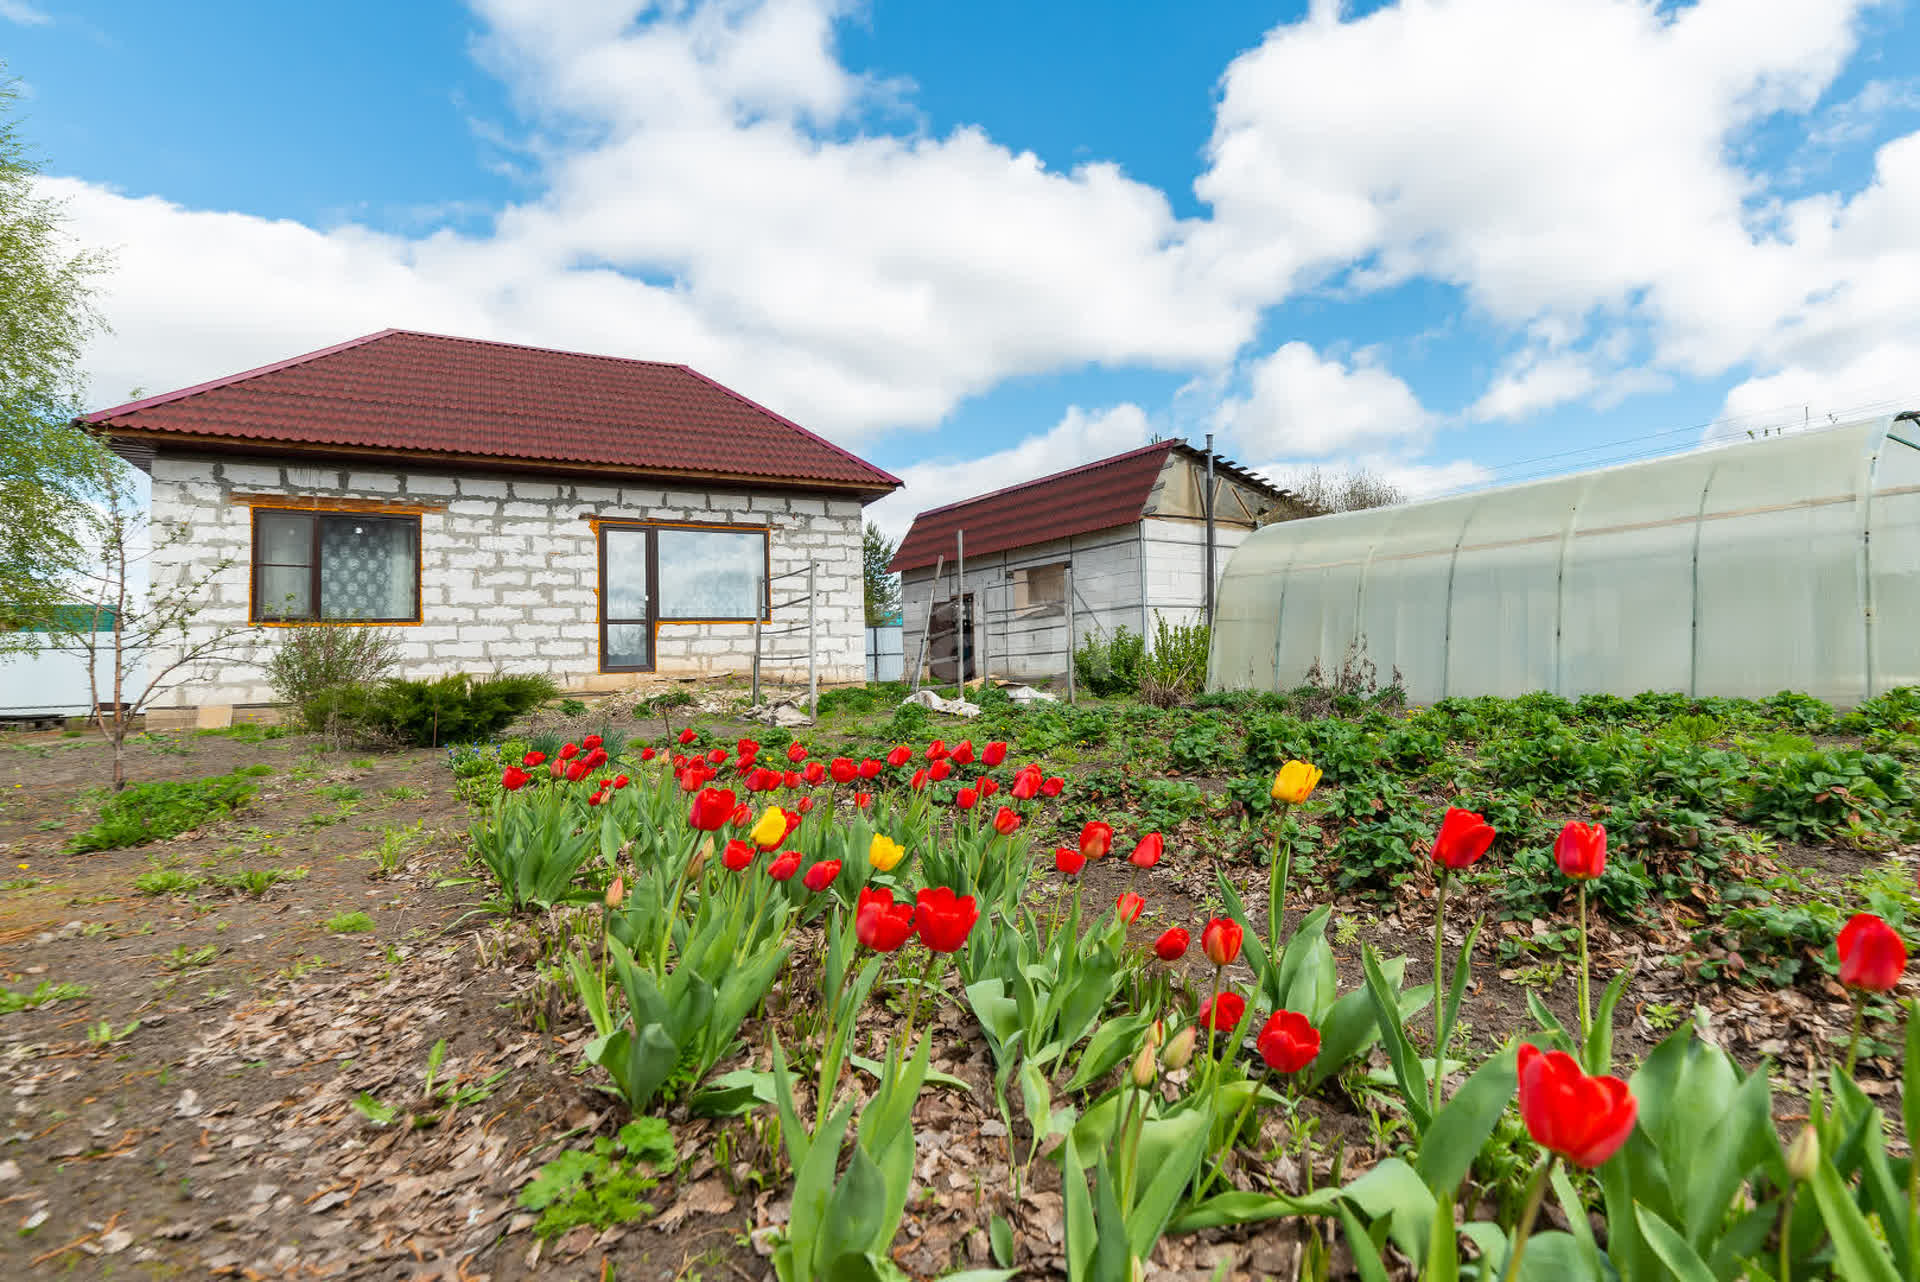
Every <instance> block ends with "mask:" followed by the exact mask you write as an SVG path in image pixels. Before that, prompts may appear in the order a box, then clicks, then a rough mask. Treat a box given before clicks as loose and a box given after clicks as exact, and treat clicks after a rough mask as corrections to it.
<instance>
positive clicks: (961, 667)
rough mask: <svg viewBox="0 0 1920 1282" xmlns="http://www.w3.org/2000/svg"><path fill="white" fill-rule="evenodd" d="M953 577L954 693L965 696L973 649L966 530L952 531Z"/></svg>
mask: <svg viewBox="0 0 1920 1282" xmlns="http://www.w3.org/2000/svg"><path fill="white" fill-rule="evenodd" d="M953 567H954V568H953V578H954V583H955V585H956V588H957V590H956V592H955V593H954V595H955V597H956V598H957V599H958V604H957V605H956V606H955V607H954V627H955V628H957V629H958V630H959V633H960V635H959V637H958V642H959V644H958V645H957V646H956V647H955V649H956V650H957V651H958V655H959V657H958V658H957V659H956V660H955V661H954V665H953V675H954V676H956V677H958V678H959V679H960V688H959V689H958V690H957V691H955V694H956V695H957V696H958V697H960V698H965V697H966V690H967V653H968V651H970V650H972V649H973V611H971V610H969V609H968V608H967V532H966V531H965V530H955V531H954V532H953Z"/></svg>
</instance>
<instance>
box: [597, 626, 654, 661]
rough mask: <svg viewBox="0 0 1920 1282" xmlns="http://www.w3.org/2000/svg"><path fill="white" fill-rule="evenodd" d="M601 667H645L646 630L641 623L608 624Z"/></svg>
mask: <svg viewBox="0 0 1920 1282" xmlns="http://www.w3.org/2000/svg"><path fill="white" fill-rule="evenodd" d="M603 659H604V664H603V666H605V667H608V668H644V667H646V666H647V628H646V625H645V624H643V623H609V624H608V625H607V652H606V654H605V655H604V656H603Z"/></svg>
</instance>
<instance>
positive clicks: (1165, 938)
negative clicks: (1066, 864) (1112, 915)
mask: <svg viewBox="0 0 1920 1282" xmlns="http://www.w3.org/2000/svg"><path fill="white" fill-rule="evenodd" d="M1063 849H1064V847H1063ZM1192 939H1193V937H1192V936H1191V935H1189V934H1187V932H1186V931H1184V930H1182V929H1181V928H1180V927H1178V926H1175V927H1174V928H1173V929H1172V930H1169V931H1168V932H1167V933H1166V934H1164V935H1162V936H1160V938H1158V939H1156V940H1154V941H1153V955H1154V956H1155V957H1158V958H1159V959H1160V960H1161V961H1163V962H1171V961H1179V960H1180V959H1181V958H1182V957H1185V956H1186V955H1187V945H1188V944H1189V943H1191V942H1192Z"/></svg>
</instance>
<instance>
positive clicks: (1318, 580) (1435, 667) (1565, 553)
mask: <svg viewBox="0 0 1920 1282" xmlns="http://www.w3.org/2000/svg"><path fill="white" fill-rule="evenodd" d="M1915 417H1916V415H1914V414H1913V413H1912V412H1908V413H1902V414H1894V415H1888V416H1884V417H1881V418H1876V419H1871V420H1865V421H1860V422H1852V423H1846V424H1842V425H1839V426H1836V427H1829V428H1822V429H1818V430H1811V431H1803V432H1797V433H1793V434H1790V435H1786V436H1773V437H1765V438H1762V439H1759V440H1753V441H1743V442H1741V443H1739V444H1734V445H1722V446H1717V447H1713V448H1708V449H1702V450H1697V451H1694V452H1692V453H1688V454H1682V455H1676V456H1672V457H1668V458H1660V459H1654V460H1650V461H1644V462H1638V463H1630V464H1626V465H1623V466H1619V467H1611V468H1603V469H1599V470H1596V471H1589V472H1581V473H1575V474H1573V475H1569V476H1562V477H1555V478H1552V479H1549V480H1543V481H1535V482H1530V483H1528V484H1524V485H1515V486H1508V487H1504V488H1500V489H1492V490H1484V491H1479V492H1476V493H1472V494H1464V495H1457V496H1453V497H1448V498H1441V499H1432V500H1428V501H1426V502H1423V503H1414V504H1408V505H1405V506H1400V507H1390V508H1375V509H1371V510H1368V511H1362V512H1346V513H1340V514H1337V515H1333V516H1323V517H1314V518H1310V519H1307V520H1301V521H1288V522H1284V523H1280V524H1276V525H1270V526H1267V527H1265V528H1264V529H1261V530H1260V531H1258V532H1257V533H1255V534H1254V535H1253V536H1252V537H1251V538H1249V539H1248V540H1247V541H1246V542H1245V543H1243V544H1242V545H1241V546H1240V547H1239V548H1238V549H1236V550H1235V552H1234V554H1233V557H1232V559H1231V560H1230V561H1229V562H1228V564H1227V567H1226V571H1225V573H1224V574H1223V575H1222V577H1221V581H1220V590H1219V597H1218V600H1219V607H1218V611H1217V614H1216V616H1215V620H1214V629H1213V640H1212V654H1211V662H1210V665H1209V681H1208V685H1209V688H1210V689H1215V690H1223V689H1259V690H1286V689H1291V688H1293V687H1294V686H1297V685H1299V684H1301V683H1303V682H1304V681H1306V680H1307V679H1308V676H1309V673H1310V671H1311V670H1312V669H1313V667H1314V666H1315V665H1316V664H1318V665H1319V667H1320V668H1321V669H1322V671H1323V672H1331V671H1334V670H1337V669H1338V668H1339V667H1340V666H1341V665H1342V663H1343V661H1344V660H1345V659H1346V657H1347V656H1348V655H1350V654H1359V655H1363V656H1364V657H1365V659H1366V660H1367V661H1368V662H1370V663H1372V664H1373V665H1374V666H1375V668H1376V669H1377V671H1378V673H1379V674H1380V677H1381V678H1382V679H1383V680H1384V679H1386V678H1387V677H1388V676H1389V674H1391V673H1394V672H1397V673H1398V674H1399V676H1400V678H1401V680H1402V682H1403V683H1404V685H1405V687H1406V690H1407V695H1408V698H1409V699H1411V700H1412V701H1414V702H1416V703H1429V702H1432V701H1434V700H1437V699H1440V698H1443V697H1447V696H1455V695H1485V694H1491V695H1506V696H1512V695H1519V694H1525V693H1528V692H1531V691H1536V690H1544V691H1551V692H1553V693H1556V694H1560V695H1564V696H1567V697H1575V696H1578V695H1582V694H1592V693H1608V694H1618V695H1631V694H1636V693H1638V692H1640V691H1642V690H1671V691H1678V692H1681V693H1685V694H1690V695H1694V696H1706V695H1728V696H1739V697H1749V698H1757V697H1762V696H1765V695H1769V694H1773V693H1775V692H1777V691H1780V690H1783V689H1791V690H1801V691H1805V692H1807V693H1810V694H1813V695H1817V696H1819V697H1820V698H1823V699H1826V700H1828V701H1830V702H1833V703H1836V704H1839V705H1841V706H1850V705H1852V704H1854V703H1857V702H1859V701H1860V700H1861V699H1863V698H1866V697H1868V696H1870V695H1873V694H1876V693H1879V692H1881V691H1884V690H1886V689H1889V688H1891V687H1894V686H1901V685H1913V684H1920V444H1917V443H1916V442H1920V423H1916V422H1914V421H1913V420H1914V418H1915Z"/></svg>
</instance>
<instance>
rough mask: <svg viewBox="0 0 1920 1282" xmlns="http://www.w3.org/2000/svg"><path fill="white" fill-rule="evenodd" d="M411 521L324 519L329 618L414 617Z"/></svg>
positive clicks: (323, 590)
mask: <svg viewBox="0 0 1920 1282" xmlns="http://www.w3.org/2000/svg"><path fill="white" fill-rule="evenodd" d="M416 533H417V527H416V526H415V524H414V523H413V522H412V521H395V520H380V519H377V518H372V517H358V516H330V517H324V518H322V519H321V522H320V609H321V612H322V614H323V616H324V617H326V618H329V619H415V618H418V617H419V612H418V610H417V609H416V608H415V606H414V589H415V584H416V580H417V576H416V569H415V563H416V559H417V558H416V547H415V544H416V541H417V540H416V537H415V536H416Z"/></svg>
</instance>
